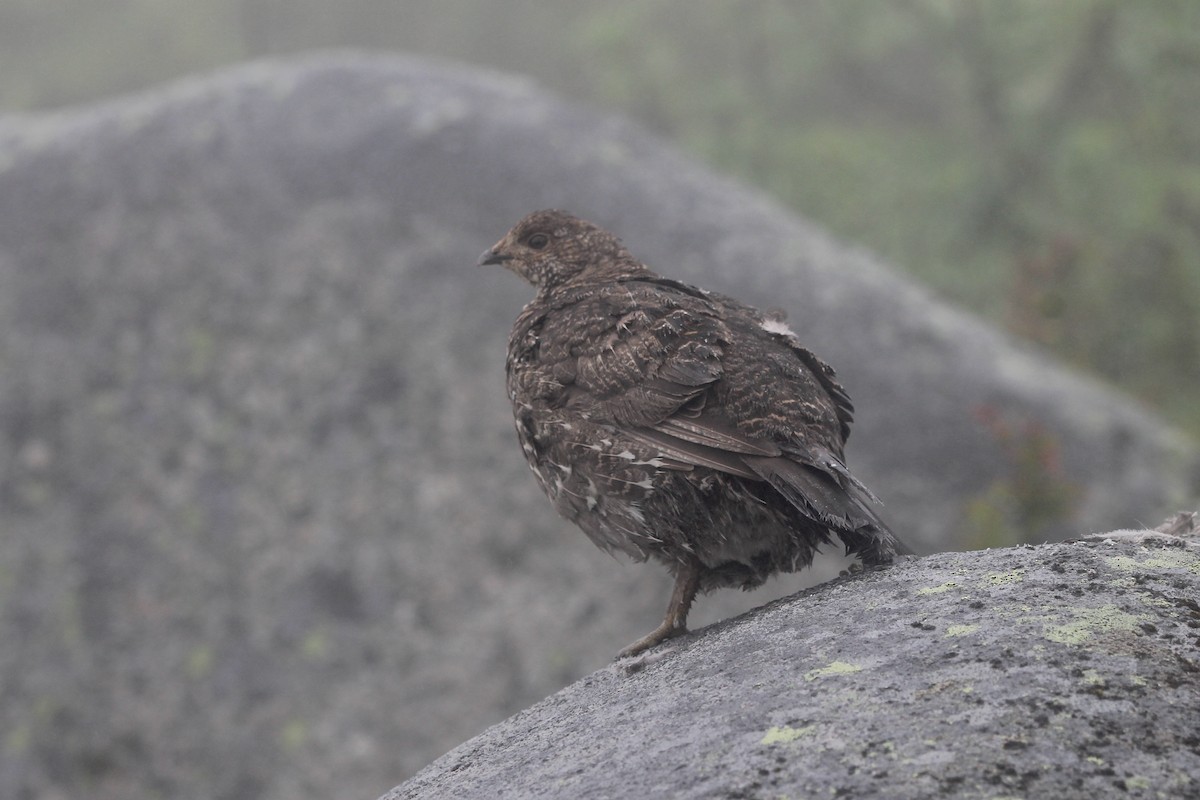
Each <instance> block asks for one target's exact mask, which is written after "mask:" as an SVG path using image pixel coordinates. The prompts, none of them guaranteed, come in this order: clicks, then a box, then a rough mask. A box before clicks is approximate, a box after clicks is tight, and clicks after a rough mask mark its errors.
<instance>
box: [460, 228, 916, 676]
mask: <svg viewBox="0 0 1200 800" xmlns="http://www.w3.org/2000/svg"><path fill="white" fill-rule="evenodd" d="M478 263H479V265H480V266H485V265H502V266H503V267H505V268H507V269H508V270H510V271H511V272H514V273H516V274H517V275H519V276H520V277H521V278H524V279H525V280H526V281H527V282H528V283H530V284H532V285H533V287H534V289H535V290H536V291H535V295H534V298H533V300H531V301H530V302H529V303H528V304H527V305H526V306H525V307H524V309H523V310H522V311H521V312H520V314H519V315H518V316H517V319H516V322H515V323H514V325H513V328H512V331H511V333H510V335H509V340H508V351H507V357H506V376H507V379H506V383H507V390H508V396H509V400H510V401H511V403H512V410H513V418H514V423H515V426H516V430H517V437H518V439H519V441H520V444H521V449H522V450H523V452H524V454H525V458H526V460H527V461H528V464H529V467H530V469H531V470H532V471H533V474H534V476H535V477H536V478H537V482H538V484H539V485H540V486H541V488H542V490H543V491H544V492H545V494H546V495H547V496H548V497H549V498H550V500H551V502H552V503H553V504H554V507H555V509H556V510H557V511H558V512H559V513H560V514H561V515H562V516H563V517H565V518H566V519H568V520H570V521H572V522H574V523H575V524H576V525H577V526H578V527H579V528H581V529H582V530H583V532H584V533H585V534H586V535H587V536H588V538H589V539H591V541H592V542H593V543H595V544H596V545H597V546H599V547H600V548H602V549H604V550H607V551H609V552H610V553H616V552H620V553H624V554H626V555H628V556H630V557H631V558H633V559H634V560H635V561H646V560H649V559H653V560H655V561H657V562H659V563H661V564H662V565H663V566H665V567H666V569H667V571H668V572H669V573H670V574H671V575H672V576H673V578H674V586H673V588H672V592H671V598H670V601H669V603H668V606H667V611H666V614H665V616H664V618H663V621H662V623H661V624H659V626H658V627H657V628H655V629H654V630H653V631H651V632H650V633H648V634H646V635H645V636H643V637H641V638H640V639H638V640H637V641H635V642H633V643H632V644H630V645H629V646H627V647H625V648H624V649H622V650H621V651H620V653H619V654H618V659H621V658H625V657H630V656H635V655H638V654H641V653H643V652H645V651H647V650H649V649H650V648H653V647H655V646H657V645H659V644H660V643H662V642H664V641H666V640H669V639H673V638H675V637H677V636H680V635H682V634H684V633H686V632H687V616H688V612H689V610H690V609H691V606H692V603H693V601H694V600H695V598H696V596H697V594H698V593H706V592H709V591H711V590H714V589H718V588H724V587H740V588H743V589H751V588H754V587H756V586H759V585H761V584H762V583H763V582H764V581H766V580H767V578H769V577H771V576H772V575H774V574H776V573H780V572H796V571H799V570H801V569H804V568H805V567H808V566H809V565H810V564H811V563H812V560H813V556H814V554H815V553H816V552H817V550H818V548H820V547H821V546H822V545H827V544H830V543H831V542H832V541H833V538H834V537H836V538H837V539H838V540H840V542H841V544H842V545H843V546H844V547H845V550H846V553H847V554H853V555H856V556H857V557H858V558H859V559H860V561H861V562H862V564H863V565H864V566H877V565H883V564H888V563H891V562H892V561H893V559H894V557H895V556H896V555H897V554H898V553H907V552H911V551H909V550H908V548H907V547H906V546H905V545H904V544H903V543H902V542H901V541H900V540H899V538H897V536H896V535H895V534H894V533H893V532H892V531H891V530H890V529H889V527H888V526H887V525H886V524H885V523H884V521H883V520H882V519H881V518H880V516H879V514H878V513H877V512H876V511H875V509H874V506H876V505H877V504H878V503H879V501H878V499H877V498H876V497H875V495H874V494H872V492H871V491H870V490H869V489H867V487H866V486H864V485H863V483H862V482H860V481H859V480H858V479H857V478H856V477H854V475H853V474H851V472H850V470H849V468H848V467H847V466H846V462H845V457H844V447H845V443H846V438H847V436H848V435H849V433H850V424H851V422H852V421H853V414H854V407H853V405H852V404H851V401H850V397H849V395H848V394H847V393H846V390H845V389H844V388H843V387H842V386H841V384H839V383H838V381H837V379H836V375H835V373H834V371H833V369H832V368H831V367H830V366H828V365H827V364H826V363H825V362H823V361H821V360H820V359H819V358H817V356H816V355H814V354H813V353H812V352H811V351H810V350H808V349H807V348H805V347H804V346H803V345H802V344H801V343H800V341H799V339H798V338H797V336H796V335H795V334H794V333H793V332H792V330H791V329H790V328H789V327H788V325H787V323H786V322H785V321H784V320H783V319H782V318H781V316H780V315H779V314H778V313H771V314H764V313H763V312H761V311H759V310H757V309H755V308H753V307H751V306H749V305H746V304H743V303H741V302H739V301H737V300H735V299H733V298H731V297H727V296H725V295H722V294H718V293H716V292H710V291H706V290H704V289H701V288H697V287H694V286H690V285H688V284H686V283H682V282H679V281H676V280H672V279H670V278H667V277H663V276H661V275H659V274H657V273H656V272H654V271H653V270H651V269H650V268H649V267H647V266H646V265H645V264H643V263H642V262H640V261H638V260H637V259H636V258H634V256H633V255H632V254H631V253H630V252H629V251H628V250H627V249H626V248H625V246H624V244H622V242H621V240H620V239H619V238H617V237H616V236H615V235H613V234H612V233H610V232H608V231H607V230H605V229H603V228H601V227H599V226H597V225H594V224H592V223H590V222H587V221H585V220H582V219H580V218H578V217H575V216H573V215H571V214H569V213H567V212H565V211H560V210H555V209H549V210H542V211H535V212H533V213H531V214H528V215H527V216H525V217H524V218H523V219H521V220H520V221H519V222H518V223H517V224H516V225H515V226H513V228H512V229H511V230H509V231H508V232H507V233H506V234H505V235H504V237H503V238H501V239H500V240H499V241H498V242H496V244H495V245H493V246H492V247H490V248H488V249H487V250H485V251H484V252H483V254H482V255H481V256H480V258H479V262H478Z"/></svg>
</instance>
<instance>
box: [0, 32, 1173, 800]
mask: <svg viewBox="0 0 1200 800" xmlns="http://www.w3.org/2000/svg"><path fill="white" fill-rule="evenodd" d="M545 206H562V207H566V208H570V209H572V210H574V211H576V212H577V213H580V214H583V215H585V216H588V217H591V218H593V219H595V220H596V221H597V222H599V223H603V224H605V225H606V226H608V227H610V228H612V229H614V230H616V231H618V232H619V233H620V234H621V235H622V236H624V238H625V239H626V241H627V243H628V244H629V245H630V247H631V248H632V249H633V250H634V252H636V253H638V254H639V256H641V257H643V258H645V259H647V260H648V261H649V262H650V263H651V264H652V265H653V266H655V267H656V268H658V269H660V270H661V271H662V272H664V273H667V274H669V275H671V276H673V277H677V278H680V279H683V280H688V281H692V282H696V283H700V284H703V285H706V286H709V287H711V288H713V289H717V290H724V291H727V292H729V293H732V294H735V295H737V296H739V297H741V298H743V299H745V300H747V301H750V302H754V303H756V304H759V305H762V306H764V307H769V306H778V307H782V308H786V309H787V310H788V311H789V312H790V324H791V326H792V327H793V328H794V329H795V330H796V331H797V332H799V333H800V335H801V336H802V338H803V339H804V340H805V341H806V342H807V343H809V344H810V345H811V346H812V347H813V348H814V349H816V350H817V352H819V353H820V354H821V355H822V356H823V357H825V358H827V359H828V360H830V361H831V362H832V363H833V364H835V365H836V366H837V367H838V369H839V370H840V375H841V377H842V379H843V381H844V382H845V384H846V385H847V387H848V388H849V390H850V392H851V394H852V395H853V396H854V398H855V400H856V402H857V404H858V406H859V409H860V413H859V421H858V424H857V425H856V427H855V431H854V434H853V435H852V437H851V439H850V454H849V455H850V462H851V464H852V466H853V467H854V469H855V471H856V473H858V474H859V475H860V476H861V477H862V479H863V480H864V481H865V482H866V483H868V484H869V485H871V486H872V487H873V488H874V489H875V490H876V491H877V492H878V493H879V494H880V495H881V496H883V497H884V498H885V500H886V501H887V503H888V505H887V509H886V513H887V514H888V519H889V521H890V522H891V523H892V524H893V525H894V527H895V528H896V529H897V531H899V532H900V533H901V535H903V536H904V537H905V538H906V539H908V540H909V541H911V542H912V543H913V544H916V545H918V546H923V547H925V548H926V549H930V548H933V547H942V546H946V545H947V544H949V543H951V542H952V541H953V533H952V532H954V531H956V530H958V529H959V527H960V526H961V523H962V521H963V518H964V515H965V514H966V513H967V512H966V510H965V509H968V508H970V507H971V504H973V503H977V502H978V501H979V499H980V498H981V497H983V498H984V499H986V498H987V497H988V496H989V495H988V492H989V491H991V489H992V488H994V487H995V486H997V485H1000V484H1003V483H1004V482H1005V481H1008V482H1009V483H1012V481H1013V475H1012V472H1011V470H1012V463H1011V460H1010V459H1009V457H1008V454H1007V452H1006V450H1005V446H1004V444H1003V443H1002V442H1000V441H998V440H997V437H996V435H995V431H994V430H989V429H988V427H987V426H986V425H983V424H981V422H980V414H981V413H984V412H986V414H993V415H1002V416H1003V415H1007V417H1006V418H1010V419H1011V424H1012V425H1014V426H1018V427H1019V426H1020V425H1023V424H1025V423H1026V422H1030V423H1036V424H1037V425H1040V426H1041V428H1042V429H1043V430H1045V431H1046V432H1047V435H1049V436H1052V437H1053V439H1054V442H1055V443H1056V447H1057V448H1058V454H1059V455H1060V456H1061V481H1062V482H1063V483H1065V484H1070V485H1071V486H1072V487H1074V488H1075V489H1076V490H1077V498H1078V503H1077V505H1076V506H1075V513H1074V515H1073V517H1072V516H1068V517H1065V518H1064V519H1062V520H1059V521H1058V522H1057V523H1056V524H1057V525H1058V527H1059V528H1060V529H1065V528H1069V529H1070V530H1074V531H1083V530H1089V529H1093V530H1103V529H1108V528H1112V527H1117V526H1124V525H1129V524H1131V521H1132V520H1134V519H1137V518H1141V519H1157V518H1159V517H1161V516H1162V515H1163V514H1164V513H1165V512H1166V511H1167V510H1169V509H1171V508H1174V507H1178V506H1180V505H1182V504H1183V501H1182V499H1181V498H1182V496H1185V495H1188V494H1189V493H1192V494H1194V493H1195V490H1196V464H1197V457H1196V451H1195V449H1194V447H1193V446H1192V445H1190V444H1188V443H1186V442H1184V441H1182V440H1181V439H1180V438H1179V437H1178V436H1177V435H1175V434H1174V433H1173V432H1171V431H1170V430H1169V429H1167V428H1166V427H1164V426H1163V425H1161V424H1160V423H1158V422H1157V421H1155V420H1154V419H1153V418H1151V417H1149V416H1147V415H1146V414H1144V413H1143V412H1141V411H1140V410H1138V409H1137V408H1136V407H1135V406H1133V405H1132V404H1130V403H1129V402H1128V401H1126V400H1124V399H1122V398H1120V397H1118V396H1116V395H1114V394H1112V393H1111V392H1108V391H1105V390H1102V389H1100V388H1098V387H1097V386H1095V385H1093V384H1091V383H1089V382H1087V381H1085V380H1081V379H1080V378H1078V377H1075V376H1073V375H1071V374H1069V373H1067V372H1065V371H1063V370H1062V369H1061V368H1059V367H1057V366H1055V365H1054V364H1052V363H1050V362H1048V361H1046V360H1043V359H1041V358H1039V357H1037V356H1034V355H1030V354H1029V353H1026V352H1023V351H1021V350H1019V349H1018V348H1016V347H1014V346H1013V345H1012V344H1011V343H1010V342H1007V341H1006V340H1005V339H1004V338H1003V337H1001V336H999V335H997V334H996V333H994V332H993V331H991V330H989V329H988V328H987V327H985V326H983V325H981V324H979V323H977V322H975V321H973V320H971V319H970V318H968V317H966V316H964V315H962V314H959V313H957V312H954V311H952V310H949V309H947V308H946V307H944V306H942V305H939V304H937V303H936V302H934V301H933V300H931V299H930V298H929V297H928V296H927V295H926V294H925V293H924V292H922V291H921V290H920V289H917V288H913V287H912V286H910V285H908V284H907V283H906V282H905V281H903V280H902V279H901V278H899V277H897V276H895V275H893V274H891V273H889V272H888V271H887V270H885V269H884V268H883V267H881V266H880V265H879V264H878V263H877V262H876V261H874V260H873V259H872V258H870V257H869V256H868V255H866V254H864V253H861V252H857V251H854V250H851V249H848V248H846V247H844V246H841V245H839V244H837V243H835V242H834V241H832V240H831V239H829V238H828V237H827V236H825V235H824V234H822V233H821V232H820V231H819V230H817V229H815V228H813V227H812V226H810V225H808V224H806V223H804V222H802V221H800V220H797V219H796V218H795V217H794V216H791V215H789V214H788V213H786V212H785V211H783V210H781V209H780V208H778V207H777V206H775V205H773V204H771V203H770V202H768V201H767V200H765V199H764V198H763V197H761V196H759V195H757V194H754V193H752V192H749V191H747V190H745V189H742V188H739V187H738V186H736V185H734V184H732V183H730V182H728V181H725V180H722V179H720V178H717V177H715V176H714V175H712V174H711V173H710V172H708V171H706V170H704V169H702V168H701V167H699V166H697V165H696V164H694V163H692V162H690V161H688V160H686V159H684V158H682V157H681V156H679V155H678V154H677V153H675V152H674V151H673V150H671V149H670V148H669V147H667V146H665V145H664V144H663V143H661V142H659V141H657V140H655V139H654V138H652V137H649V136H647V135H645V134H644V133H642V132H641V131H639V130H638V129H636V128H635V127H633V126H631V125H629V124H628V123H626V122H623V121H620V120H617V119H613V118H609V117H603V116H600V115H597V114H594V113H590V112H587V111H584V110H580V109H578V108H574V107H572V106H570V105H567V104H564V103H562V102H561V101H559V100H557V99H555V98H554V97H552V96H549V95H547V94H545V93H543V92H541V91H539V90H537V89H536V88H535V87H533V86H532V85H530V84H529V83H527V82H525V81H522V80H517V79H512V78H505V77H497V76H494V75H487V74H481V73H479V72H476V71H471V70H467V69H463V68H458V67H453V66H449V65H445V64H436V63H430V62H425V61H418V60H409V59H403V58H383V57H364V56H355V55H346V54H342V55H330V56H323V57H319V58H313V59H308V60H299V61H286V62H269V63H261V64H256V65H250V66H246V67H243V68H240V69H236V70H232V71H229V72H225V73H221V74H219V75H216V76H213V77H208V78H204V79H201V80H195V81H191V82H186V83H182V84H179V85H176V86H173V87H169V88H167V89H164V90H162V91H158V92H154V93H150V94H147V95H144V96H139V97H133V98H128V99H123V100H118V101H114V102H111V103H106V104H103V105H99V106H94V107H88V108H80V109H75V110H71V111H66V112H62V113H56V114H51V115H44V116H37V117H5V118H0V526H2V530H3V535H2V536H0V641H3V642H5V643H6V644H5V646H4V647H0V675H3V681H0V730H2V731H4V737H3V742H2V743H0V797H23V796H39V797H43V796H46V797H53V796H81V795H84V794H86V795H87V796H89V797H91V798H130V797H139V796H147V797H149V796H155V797H157V796H203V797H212V798H229V799H231V800H232V799H234V798H251V797H253V798H259V797H268V798H272V797H279V798H282V797H289V798H290V797H297V796H335V795H337V796H375V795H377V794H378V793H379V792H380V791H382V790H383V789H384V788H385V787H386V786H389V785H393V784H394V783H395V782H396V781H397V780H399V779H401V778H403V777H404V776H405V775H409V774H412V773H413V772H415V771H416V770H417V769H418V768H420V767H421V766H422V765H424V764H426V763H428V762H429V761H430V760H431V759H432V758H434V757H435V756H437V755H438V754H440V753H443V752H445V751H446V750H447V749H449V748H450V747H452V746H454V745H455V744H457V743H459V742H461V741H463V740H465V739H466V738H468V737H469V736H471V735H473V734H475V733H477V732H478V731H479V730H481V729H482V728H483V727H484V726H486V725H488V724H490V723H493V722H496V721H498V720H500V719H503V718H504V717H506V716H508V715H510V714H512V713H513V712H515V711H517V710H519V709H521V708H524V707H525V706H527V705H529V704H530V703H532V702H534V701H536V700H539V699H541V698H543V697H545V696H546V695H547V694H549V693H551V692H553V691H554V690H556V689H558V688H560V687H561V686H563V685H564V684H566V683H568V682H570V681H572V680H574V679H576V678H578V677H579V676H581V675H583V674H585V673H586V672H588V671H591V670H592V669H595V668H597V667H599V666H601V665H602V664H604V663H605V662H606V661H607V660H608V659H609V658H611V657H612V655H613V653H614V652H615V651H616V649H617V648H618V647H619V646H620V645H622V644H624V643H625V642H627V641H628V640H629V639H631V638H632V637H633V636H634V635H636V634H638V633H640V632H643V631H644V630H646V629H648V628H649V627H651V626H652V625H653V624H654V623H655V622H657V619H658V617H659V616H660V614H661V612H662V607H663V602H664V600H665V597H666V594H667V591H668V580H667V577H666V576H665V575H664V574H662V573H661V571H659V570H658V569H656V568H654V567H632V566H627V567H624V568H623V567H622V566H620V565H618V564H617V563H615V562H613V561H612V560H611V559H609V558H608V557H607V556H605V555H603V554H602V553H600V552H599V551H596V550H595V549H594V548H593V547H592V546H591V545H590V544H589V543H588V542H587V541H586V540H585V539H584V537H583V536H582V535H581V534H579V533H578V532H577V531H574V530H572V529H571V528H570V527H569V526H568V525H567V524H566V523H564V522H563V521H561V520H560V519H558V517H557V516H556V515H555V514H554V512H553V510H552V509H551V508H550V507H549V505H548V504H547V503H546V502H545V500H544V498H542V497H541V496H540V492H539V491H538V489H537V487H536V486H535V485H534V481H533V480H532V478H531V477H530V476H529V475H528V473H527V470H526V467H525V465H524V463H523V459H522V458H521V454H520V451H519V448H517V446H516V444H515V437H514V434H513V431H512V422H511V417H510V412H509V409H508V408H507V399H506V398H505V397H504V392H503V373H502V364H503V359H504V339H505V335H506V333H507V331H508V329H509V327H510V325H511V322H512V319H513V318H514V317H515V315H516V313H517V311H518V309H519V308H520V306H521V305H522V304H523V303H524V302H525V301H526V300H527V299H528V297H529V294H528V291H527V288H526V287H524V286H523V285H521V284H520V281H518V280H516V279H515V278H512V276H508V275H505V274H501V272H500V271H498V270H497V271H480V270H477V269H475V268H473V266H472V265H473V264H474V262H475V259H476V258H477V256H478V253H479V251H480V250H481V249H482V248H483V247H485V246H486V245H488V244H490V243H491V242H493V241H495V239H496V238H497V237H498V236H499V235H500V234H501V233H503V231H504V230H506V229H507V228H508V227H509V226H510V225H511V224H512V223H513V222H514V221H515V220H516V219H517V218H519V217H520V216H521V215H522V214H523V213H525V212H526V211H528V210H530V209H532V208H537V207H545ZM1064 526H1065V528H1064ZM1047 530H1048V531H1050V532H1053V530H1054V528H1053V526H1051V527H1050V528H1048V529H1047ZM787 588H788V587H787V586H781V587H780V590H785V589H787ZM762 600H763V595H761V594H760V595H756V596H749V597H743V596H741V595H737V594H734V593H730V592H726V593H722V594H718V595H713V596H710V597H707V598H704V599H702V600H701V602H700V604H699V605H698V607H697V609H696V611H695V612H694V613H695V616H694V620H695V622H696V624H697V625H698V624H700V623H702V622H703V621H704V620H705V619H706V618H707V619H710V620H711V619H714V618H718V617H720V616H722V615H724V614H728V613H730V612H732V611H735V610H738V609H744V608H747V607H749V605H750V604H753V603H756V602H762ZM12 643H19V645H13V644H12Z"/></svg>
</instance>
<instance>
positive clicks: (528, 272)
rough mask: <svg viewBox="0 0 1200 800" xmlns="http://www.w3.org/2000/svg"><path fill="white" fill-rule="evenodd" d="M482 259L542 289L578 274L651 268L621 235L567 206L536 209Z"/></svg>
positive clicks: (610, 274) (585, 276)
mask: <svg viewBox="0 0 1200 800" xmlns="http://www.w3.org/2000/svg"><path fill="white" fill-rule="evenodd" d="M479 263H480V265H484V264H503V265H504V266H505V267H506V268H508V269H510V270H512V271H513V272H515V273H517V274H518V275H520V276H521V277H522V278H524V279H525V280H527V281H529V282H530V283H532V284H533V285H534V286H536V287H538V289H539V290H541V291H546V290H548V289H552V288H554V287H555V286H561V285H563V284H565V283H569V282H572V281H576V280H578V279H584V280H586V279H588V278H591V277H595V278H602V277H613V276H616V275H620V274H624V273H629V272H633V271H640V270H644V269H645V268H644V267H642V266H641V265H640V264H638V263H637V262H636V261H634V260H633V257H632V256H630V255H629V251H627V250H626V249H625V248H624V246H623V245H622V244H621V240H620V239H618V238H617V237H616V236H613V235H612V234H611V233H609V232H608V231H606V230H604V229H603V228H601V227H598V226H596V225H593V224H592V223H590V222H586V221H584V220H582V219H579V218H578V217H574V216H572V215H570V214H568V213H567V212H565V211H555V210H548V211H535V212H533V213H532V214H529V215H528V216H526V217H525V218H524V219H522V220H521V221H520V222H518V223H517V224H516V225H514V226H513V228H512V230H510V231H509V232H508V233H506V234H505V235H504V238H503V239H501V240H500V241H498V242H496V244H494V245H492V247H490V248H488V249H487V250H485V251H483V255H481V256H480V257H479Z"/></svg>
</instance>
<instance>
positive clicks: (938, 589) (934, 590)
mask: <svg viewBox="0 0 1200 800" xmlns="http://www.w3.org/2000/svg"><path fill="white" fill-rule="evenodd" d="M956 588H958V584H957V583H955V582H954V581H950V582H948V583H943V584H942V585H941V586H926V587H924V588H923V589H917V594H941V593H942V592H948V591H950V590H951V589H956Z"/></svg>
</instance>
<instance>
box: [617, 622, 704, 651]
mask: <svg viewBox="0 0 1200 800" xmlns="http://www.w3.org/2000/svg"><path fill="white" fill-rule="evenodd" d="M687 632H688V630H687V627H686V626H684V625H676V624H674V623H673V621H672V620H670V619H665V620H663V621H662V624H661V625H659V626H658V627H657V628H655V629H654V630H652V631H650V632H649V633H647V634H646V635H645V636H643V637H642V638H640V639H638V640H637V641H636V642H634V643H633V644H631V645H629V646H628V647H626V648H625V649H623V650H622V651H621V652H619V653H617V660H620V659H622V658H629V657H630V656H636V655H639V654H641V653H644V652H646V651H647V650H649V649H650V648H651V647H654V646H655V645H658V644H661V643H663V642H665V641H666V640H667V639H674V638H675V637H676V636H683V635H684V634H685V633H687Z"/></svg>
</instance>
